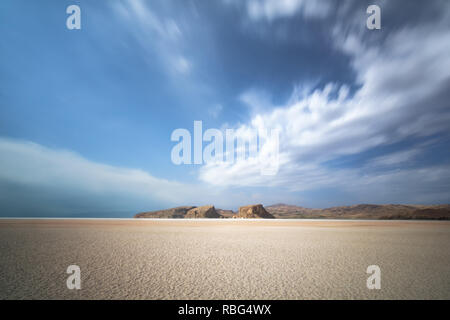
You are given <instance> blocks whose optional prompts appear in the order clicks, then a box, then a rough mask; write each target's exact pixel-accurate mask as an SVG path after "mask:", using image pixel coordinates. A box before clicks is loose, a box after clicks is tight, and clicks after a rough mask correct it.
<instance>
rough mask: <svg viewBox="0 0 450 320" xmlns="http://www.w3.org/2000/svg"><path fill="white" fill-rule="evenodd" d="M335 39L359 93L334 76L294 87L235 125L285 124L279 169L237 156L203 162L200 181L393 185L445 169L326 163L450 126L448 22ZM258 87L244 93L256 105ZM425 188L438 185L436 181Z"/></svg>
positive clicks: (395, 159)
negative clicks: (265, 171)
mask: <svg viewBox="0 0 450 320" xmlns="http://www.w3.org/2000/svg"><path fill="white" fill-rule="evenodd" d="M334 32H335V34H336V29H335V30H334ZM339 34H340V33H337V35H339ZM335 41H336V43H335V44H336V47H337V48H339V49H340V50H342V51H343V52H345V53H346V54H348V55H349V57H350V58H351V61H352V67H353V69H354V71H355V72H356V74H357V80H358V83H359V85H360V88H359V89H357V90H356V92H354V93H353V94H350V91H349V88H348V87H347V86H346V85H343V84H336V83H330V84H328V85H326V86H325V87H324V88H323V89H317V90H315V91H313V92H309V93H308V94H303V95H297V94H296V93H294V94H293V98H291V99H290V100H289V102H288V103H287V104H286V105H285V106H281V107H278V108H275V109H274V110H272V111H270V112H259V113H258V114H256V115H254V116H253V117H252V119H251V121H250V122H249V123H247V124H245V125H243V126H241V127H240V128H238V130H239V129H242V130H245V129H248V128H256V129H258V128H278V129H280V130H281V137H280V144H281V145H280V153H281V159H282V161H283V163H282V166H281V167H280V171H279V174H278V175H277V176H261V175H260V174H259V168H258V167H257V166H255V165H254V164H253V163H251V161H238V162H237V163H235V164H234V165H225V164H215V165H208V166H205V167H204V168H202V170H201V171H200V179H201V180H203V181H205V182H208V183H211V184H216V185H229V186H261V185H270V186H284V187H288V188H290V189H291V190H311V189H315V188H319V187H334V186H342V185H343V184H344V185H345V184H351V185H355V186H356V185H357V186H361V185H363V186H364V188H363V189H364V190H368V189H370V188H369V185H370V186H372V187H373V186H376V185H377V186H379V187H380V186H381V185H384V184H386V186H387V187H389V183H392V185H396V184H402V183H401V179H404V181H420V179H425V173H426V174H432V172H433V171H432V170H436V172H441V173H442V172H443V171H444V170H446V169H448V168H446V167H445V166H443V167H442V168H441V167H438V168H434V169H433V168H423V169H422V171H420V170H405V171H401V172H397V171H395V172H393V171H387V172H385V173H379V172H378V173H374V172H368V167H364V168H359V169H348V170H343V169H341V170H338V169H329V168H327V167H326V165H324V164H323V163H324V162H326V161H331V160H333V159H336V158H339V157H340V156H344V155H354V154H357V153H360V152H363V151H366V150H368V149H370V148H373V147H378V146H382V145H389V144H392V143H395V142H399V141H403V140H405V139H407V138H411V137H419V136H421V137H424V136H425V137H426V136H431V135H433V134H439V133H443V132H448V130H449V127H448V123H449V121H450V106H449V100H448V99H447V98H448V88H449V87H448V84H449V81H450V55H449V54H448V52H450V27H449V24H448V22H447V20H446V19H442V20H441V21H437V20H435V21H432V22H430V23H428V24H421V25H418V26H416V27H410V28H408V29H400V30H397V31H391V32H390V34H389V36H387V37H386V39H384V40H383V41H382V42H381V43H379V44H378V45H374V44H369V43H367V42H365V40H364V35H363V34H361V33H360V32H359V30H358V31H357V32H354V33H352V32H346V33H341V34H340V36H337V37H336V38H335ZM254 93H255V90H254V89H252V90H250V91H249V92H248V93H244V95H243V97H245V98H246V99H244V101H247V102H248V103H249V104H250V105H251V106H252V109H257V106H255V104H258V98H257V97H255V94H254ZM446 94H447V98H446V97H445V95H446ZM262 100H263V101H264V100H265V99H262ZM417 152H418V151H411V152H410V153H404V154H402V155H400V154H397V155H395V156H394V155H392V156H391V157H390V158H389V157H386V158H384V159H378V162H379V164H380V163H382V162H383V163H384V164H385V165H387V164H388V162H389V161H390V162H391V164H394V163H395V162H396V163H399V162H400V161H402V160H406V159H407V157H408V156H410V157H412V156H416V155H417V154H418V153H417ZM402 157H403V159H401V158H402ZM422 173H423V175H422ZM419 177H420V179H419ZM416 178H417V179H416ZM436 178H437V179H438V180H439V179H440V184H441V185H445V184H446V183H447V184H448V181H449V176H448V175H442V176H441V177H436ZM344 187H345V186H344ZM372 187H371V188H372ZM428 187H429V191H430V192H434V191H433V190H434V189H433V187H432V185H428ZM373 190H376V188H373ZM357 191H358V190H357ZM422 191H423V190H422Z"/></svg>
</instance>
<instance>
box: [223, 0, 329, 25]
mask: <svg viewBox="0 0 450 320" xmlns="http://www.w3.org/2000/svg"><path fill="white" fill-rule="evenodd" d="M224 2H225V3H232V4H234V5H239V6H241V5H244V6H245V9H246V11H247V14H248V16H249V17H250V19H252V20H255V21H258V20H262V19H266V20H268V21H273V20H275V19H280V18H287V17H291V16H293V15H295V14H301V15H302V16H304V17H306V18H309V17H324V16H326V15H327V14H328V13H329V12H330V10H331V2H330V1H324V0H314V1H308V0H242V1H241V0H235V1H233V0H225V1H224Z"/></svg>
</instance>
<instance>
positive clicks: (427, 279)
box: [0, 219, 450, 299]
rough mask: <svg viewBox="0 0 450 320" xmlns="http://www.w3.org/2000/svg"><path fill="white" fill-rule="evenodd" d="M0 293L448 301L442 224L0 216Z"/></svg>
mask: <svg viewBox="0 0 450 320" xmlns="http://www.w3.org/2000/svg"><path fill="white" fill-rule="evenodd" d="M69 265H77V266H79V267H80V274H81V289H80V290H76V289H73V290H70V289H68V288H67V285H66V280H67V278H68V277H69V276H70V274H67V273H66V271H67V268H68V266H69ZM370 265H377V266H379V267H380V270H381V289H379V290H377V289H373V290H369V289H368V288H367V284H366V282H367V278H368V277H369V276H370V274H367V273H366V271H367V267H368V266H370ZM0 299H450V222H446V221H441V222H439V221H336V220H232V219H230V220H227V219H222V220H215V219H211V220H145V219H143V220H141V219H139V220H138V219H136V220H132V219H129V220H120V219H80V220H78V219H36V220H31V219H1V220H0Z"/></svg>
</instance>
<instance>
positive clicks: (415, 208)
mask: <svg viewBox="0 0 450 320" xmlns="http://www.w3.org/2000/svg"><path fill="white" fill-rule="evenodd" d="M134 217H135V218H169V219H193V218H244V219H249V218H250V219H251V218H264V219H267V218H269V219H270V218H276V219H374V220H393V219H396V220H409V219H411V220H450V205H449V204H444V205H403V204H384V205H376V204H358V205H352V206H342V207H331V208H326V209H311V208H305V207H300V206H294V205H288V204H283V203H279V204H274V205H271V206H267V207H263V206H262V205H250V206H243V207H240V208H239V211H238V212H234V211H232V210H223V209H216V208H214V206H212V205H209V206H200V207H196V206H182V207H176V208H171V209H164V210H157V211H148V212H141V213H138V214H136V215H135V216H134Z"/></svg>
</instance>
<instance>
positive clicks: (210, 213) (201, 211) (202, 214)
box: [185, 206, 221, 219]
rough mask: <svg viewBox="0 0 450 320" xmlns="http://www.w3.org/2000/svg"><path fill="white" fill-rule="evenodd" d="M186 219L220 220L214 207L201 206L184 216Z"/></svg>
mask: <svg viewBox="0 0 450 320" xmlns="http://www.w3.org/2000/svg"><path fill="white" fill-rule="evenodd" d="M185 218H186V219H192V218H221V216H220V214H218V213H217V211H216V209H215V208H214V206H201V207H197V208H192V209H191V210H189V211H188V212H187V213H186V215H185Z"/></svg>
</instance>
